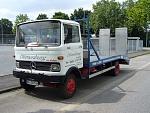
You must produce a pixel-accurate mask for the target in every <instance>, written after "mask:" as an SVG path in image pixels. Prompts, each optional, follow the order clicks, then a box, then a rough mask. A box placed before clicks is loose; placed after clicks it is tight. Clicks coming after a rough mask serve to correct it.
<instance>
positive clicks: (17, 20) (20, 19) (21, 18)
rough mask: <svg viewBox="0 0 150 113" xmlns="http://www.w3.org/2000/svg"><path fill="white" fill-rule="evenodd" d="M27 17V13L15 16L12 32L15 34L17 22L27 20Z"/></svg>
mask: <svg viewBox="0 0 150 113" xmlns="http://www.w3.org/2000/svg"><path fill="white" fill-rule="evenodd" d="M29 20H30V19H29V17H28V15H27V14H19V15H17V16H16V20H15V25H14V29H13V33H14V34H15V33H16V27H17V25H18V24H19V23H22V22H26V21H29Z"/></svg>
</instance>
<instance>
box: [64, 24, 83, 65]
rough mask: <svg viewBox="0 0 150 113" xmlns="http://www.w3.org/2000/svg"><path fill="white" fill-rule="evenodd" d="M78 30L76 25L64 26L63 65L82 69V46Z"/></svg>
mask: <svg viewBox="0 0 150 113" xmlns="http://www.w3.org/2000/svg"><path fill="white" fill-rule="evenodd" d="M79 28H80V27H79V26H78V25H68V24H64V47H65V51H64V52H65V53H66V59H65V63H66V66H69V67H72V66H75V67H78V68H81V67H83V44H82V41H81V35H80V29H79Z"/></svg>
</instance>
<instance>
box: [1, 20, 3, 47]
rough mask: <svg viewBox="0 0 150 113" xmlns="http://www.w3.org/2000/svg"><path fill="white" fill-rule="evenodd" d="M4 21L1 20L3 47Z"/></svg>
mask: <svg viewBox="0 0 150 113" xmlns="http://www.w3.org/2000/svg"><path fill="white" fill-rule="evenodd" d="M2 20H3V19H1V31H2V45H3V21H2Z"/></svg>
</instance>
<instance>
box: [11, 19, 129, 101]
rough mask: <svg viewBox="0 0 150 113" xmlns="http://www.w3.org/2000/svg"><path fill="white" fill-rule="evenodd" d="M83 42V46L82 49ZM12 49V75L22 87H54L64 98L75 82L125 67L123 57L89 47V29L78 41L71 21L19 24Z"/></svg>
mask: <svg viewBox="0 0 150 113" xmlns="http://www.w3.org/2000/svg"><path fill="white" fill-rule="evenodd" d="M87 20H88V19H87ZM88 24H89V20H88ZM88 27H89V25H88ZM85 40H86V41H85ZM83 42H86V43H87V45H86V47H87V48H86V49H83ZM125 44H126V43H125ZM14 50H15V60H16V69H15V70H13V75H14V76H15V77H17V78H20V85H21V87H22V88H24V89H25V90H31V89H34V88H35V86H37V85H43V86H50V87H58V88H60V91H61V95H62V97H64V98H70V97H72V96H73V95H74V94H75V91H76V86H77V85H76V84H77V82H76V80H77V79H89V78H92V77H94V76H97V75H100V74H102V73H104V72H107V71H109V72H111V74H113V75H118V73H119V70H120V67H119V64H129V58H128V56H127V55H126V54H125V55H113V56H106V55H105V56H104V55H103V56H101V53H100V52H98V50H96V49H95V47H94V46H93V44H92V41H91V38H90V35H89V29H88V37H86V39H85V38H84V40H82V37H81V33H80V25H79V23H78V22H75V21H71V20H62V19H46V20H36V21H31V22H25V23H21V24H19V25H18V26H17V33H16V44H15V47H14Z"/></svg>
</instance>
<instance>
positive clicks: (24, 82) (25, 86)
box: [20, 79, 35, 90]
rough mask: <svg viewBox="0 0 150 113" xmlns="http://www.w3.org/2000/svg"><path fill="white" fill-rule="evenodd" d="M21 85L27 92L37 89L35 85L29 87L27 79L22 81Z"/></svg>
mask: <svg viewBox="0 0 150 113" xmlns="http://www.w3.org/2000/svg"><path fill="white" fill-rule="evenodd" d="M20 85H21V87H22V88H24V89H25V90H32V89H34V88H35V85H29V84H27V83H26V80H25V79H20Z"/></svg>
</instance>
